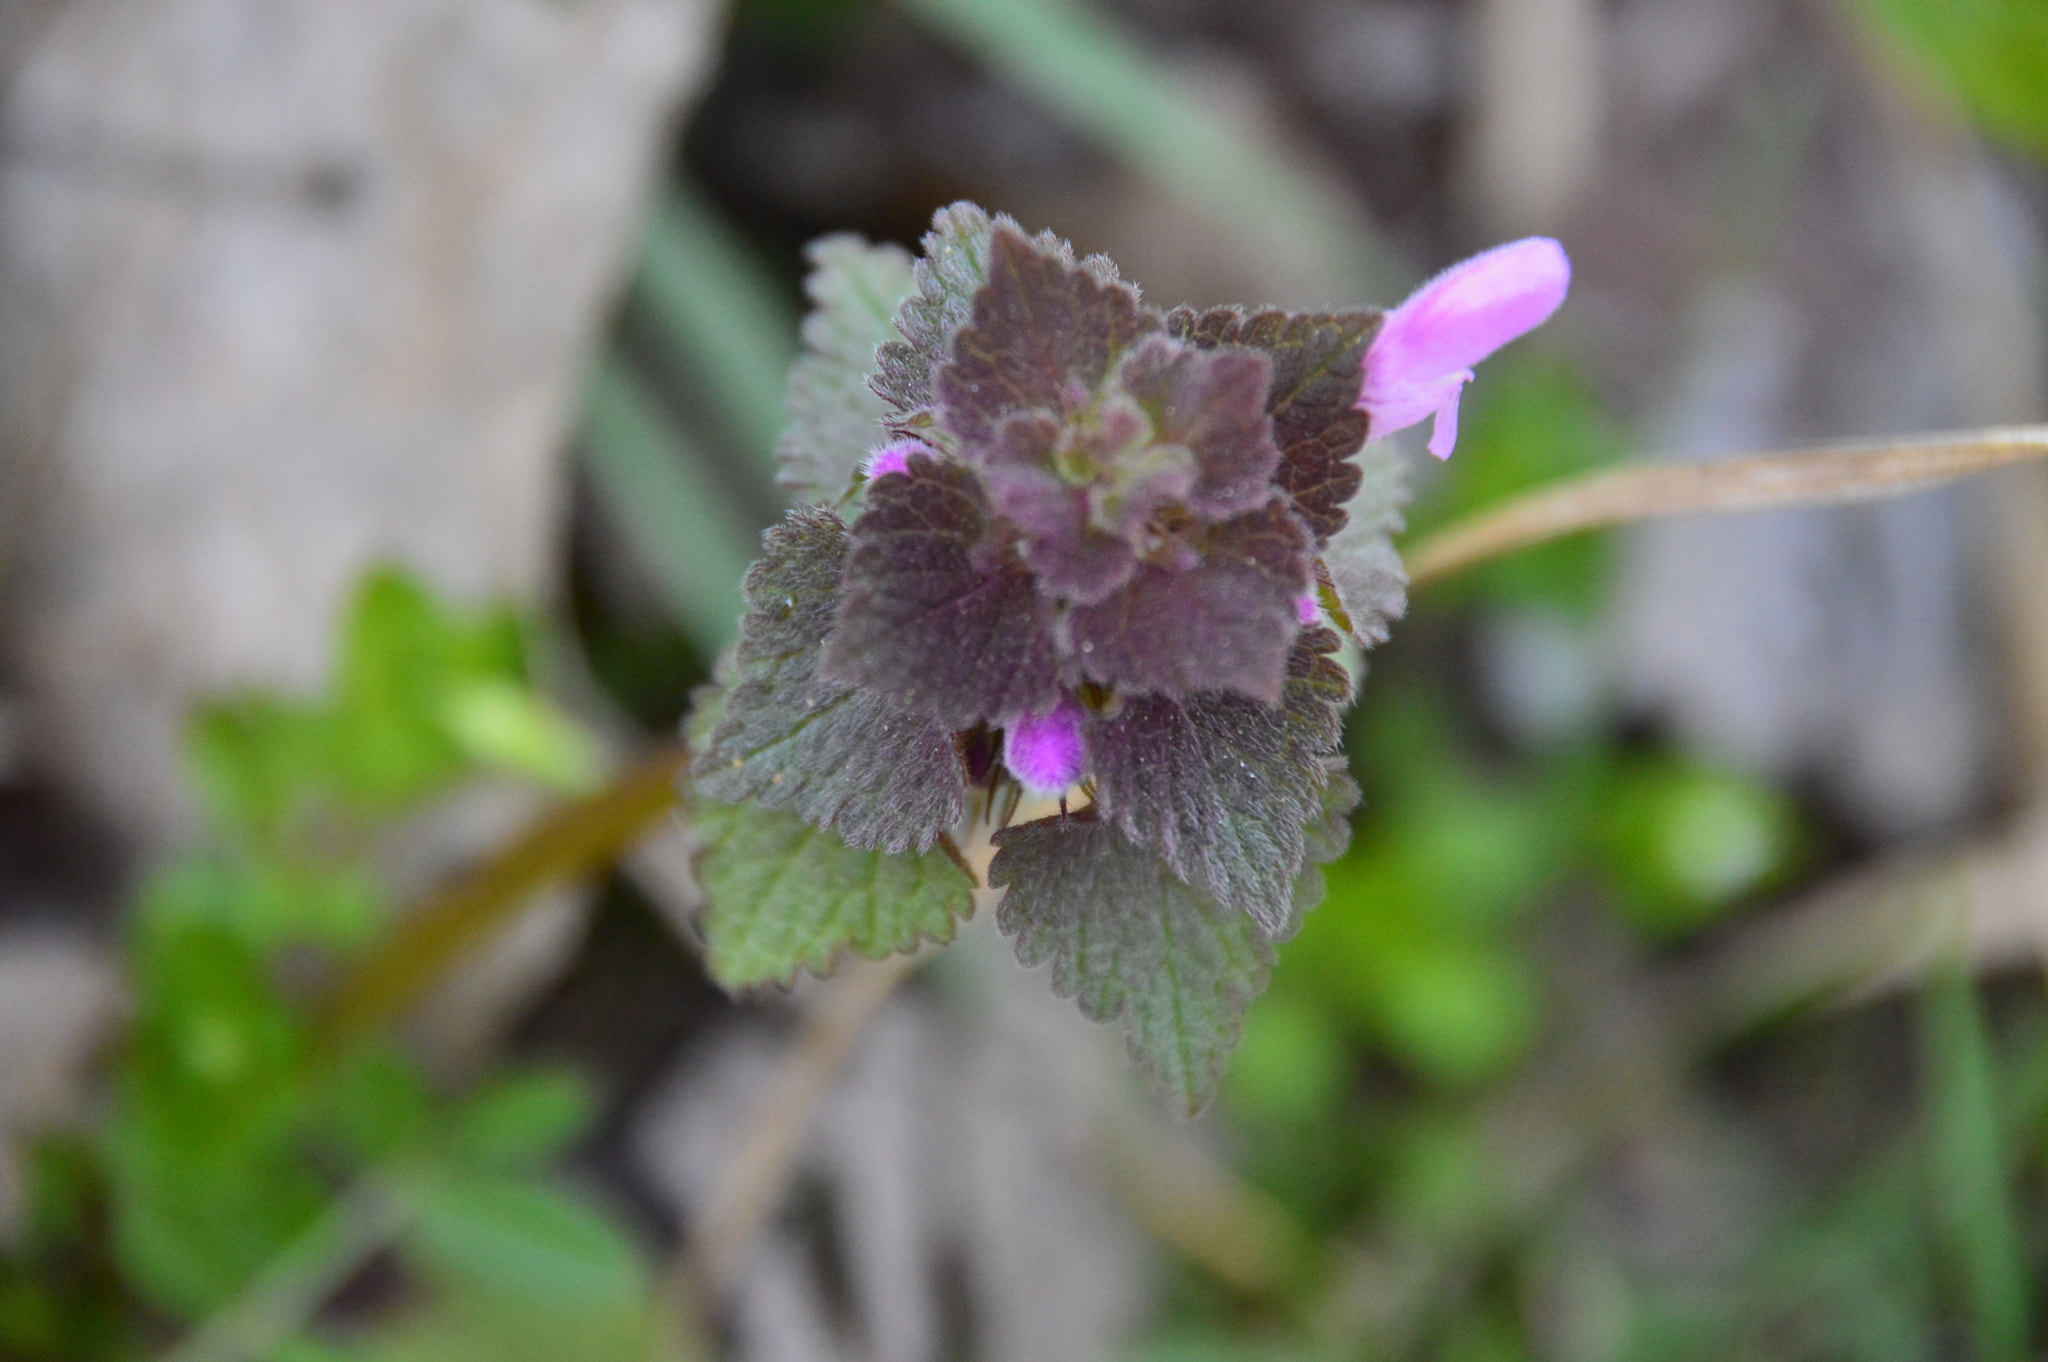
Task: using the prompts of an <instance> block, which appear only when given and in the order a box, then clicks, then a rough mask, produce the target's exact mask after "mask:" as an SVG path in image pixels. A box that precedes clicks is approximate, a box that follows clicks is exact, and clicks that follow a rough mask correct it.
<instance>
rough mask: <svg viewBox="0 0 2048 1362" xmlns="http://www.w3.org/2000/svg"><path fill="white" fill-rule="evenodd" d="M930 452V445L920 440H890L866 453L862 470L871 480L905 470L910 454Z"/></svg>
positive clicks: (908, 464) (907, 466) (908, 465)
mask: <svg viewBox="0 0 2048 1362" xmlns="http://www.w3.org/2000/svg"><path fill="white" fill-rule="evenodd" d="M931 452H932V449H931V446H930V445H927V444H925V443H924V442H923V441H922V440H896V441H892V442H891V443H889V444H886V445H883V446H882V447H881V448H880V449H878V450H876V451H875V452H874V453H872V454H870V455H868V461H867V466H866V469H865V470H864V471H865V472H866V473H867V475H868V479H869V481H873V480H874V479H876V478H885V477H887V476H889V474H891V473H903V472H907V471H908V470H909V467H910V456H911V455H913V454H930V453H931Z"/></svg>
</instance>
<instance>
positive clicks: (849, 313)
mask: <svg viewBox="0 0 2048 1362" xmlns="http://www.w3.org/2000/svg"><path fill="white" fill-rule="evenodd" d="M804 256H805V258H806V259H808V260H809V261H810V262H811V273H810V277H809V278H807V279H806V280H805V281H804V292H805V293H807V294H808V295H810V299H811V314H810V316H808V317H806V318H805V319H804V355H803V358H801V359H799V360H798V361H797V362H796V365H795V366H794V367H793V368H791V369H790V371H789V388H788V391H787V393H786V395H785V397H784V399H783V401H784V405H785V407H786V408H787V409H788V414H789V425H788V427H787V429H785V430H784V431H783V435H782V441H781V443H780V444H779V445H778V446H777V448H776V458H777V461H778V462H779V463H780V465H781V471H780V472H778V473H777V474H776V477H775V480H776V481H777V482H778V483H780V484H781V485H782V486H784V487H786V488H788V489H789V491H790V493H791V494H792V495H793V496H795V497H796V498H797V499H798V500H799V501H819V502H831V501H836V500H837V499H838V498H839V496H840V494H841V493H843V492H845V491H846V489H847V488H848V487H850V486H852V485H853V480H854V474H855V473H856V472H857V471H858V470H859V469H860V466H861V463H862V461H863V460H864V459H866V458H867V456H868V452H869V451H870V450H872V449H873V448H874V447H875V446H876V445H878V444H880V443H882V436H883V432H882V417H883V416H884V415H885V414H886V408H885V406H884V404H883V402H882V399H881V397H880V396H879V395H877V394H876V393H875V392H874V391H873V390H872V389H870V388H869V386H868V379H869V377H870V375H871V374H872V373H873V372H874V368H875V363H876V359H875V352H876V349H877V348H878V347H879V346H880V345H881V344H882V343H883V342H884V341H887V340H891V339H893V338H894V337H895V335H896V327H895V321H894V319H895V316H896V310H897V308H898V306H899V305H900V304H901V303H902V302H903V300H904V298H905V297H906V296H908V295H909V293H910V291H911V288H912V281H911V262H910V257H909V256H908V255H907V254H905V253H904V252H903V251H902V250H901V249H900V248H898V247H895V246H886V245H885V246H871V245H869V244H868V243H867V242H865V241H862V240H861V239H860V238H859V237H856V236H851V235H839V236H828V237H826V238H824V239H823V240H822V241H814V242H812V243H811V244H810V246H809V247H807V248H806V249H805V251H804Z"/></svg>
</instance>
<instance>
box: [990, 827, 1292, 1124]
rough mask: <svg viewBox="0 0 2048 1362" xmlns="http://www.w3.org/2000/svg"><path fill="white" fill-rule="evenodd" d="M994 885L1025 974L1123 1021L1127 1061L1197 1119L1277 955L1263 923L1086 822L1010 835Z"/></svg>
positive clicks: (1001, 847)
mask: <svg viewBox="0 0 2048 1362" xmlns="http://www.w3.org/2000/svg"><path fill="white" fill-rule="evenodd" d="M996 841H997V845H998V850H997V852H996V857H995V860H994V862H993V863H992V864H991V865H990V867H989V883H990V884H992V885H1007V886H1008V889H1007V891H1006V892H1005V893H1004V895H1003V900H1002V902H1001V904H999V905H998V906H997V908H996V925H997V927H998V928H999V929H1001V930H1002V932H1003V933H1004V934H1005V935H1007V936H1010V937H1013V938H1014V939H1015V943H1016V948H1017V958H1018V959H1019V960H1020V961H1022V962H1023V963H1024V964H1025V965H1026V966H1027V967H1029V966H1034V965H1040V964H1043V963H1045V962H1046V961H1048V960H1050V961H1051V962H1052V986H1053V991H1054V992H1056V993H1058V994H1059V995H1060V996H1061V997H1063V998H1072V999H1074V1000H1075V1002H1077V1003H1078V1004H1079V1005H1080V1008H1081V1011H1082V1012H1083V1013H1084V1014H1086V1015H1087V1016H1089V1017H1091V1018H1093V1019H1094V1020H1096V1021H1102V1022H1110V1021H1121V1023H1122V1025H1123V1032H1124V1039H1125V1042H1126V1044H1127V1045H1128V1047H1129V1049H1130V1052H1131V1056H1132V1058H1133V1059H1135V1060H1136V1061H1137V1062H1138V1063H1140V1064H1142V1065H1144V1067H1145V1068H1146V1069H1147V1070H1149V1071H1150V1072H1151V1074H1152V1077H1153V1079H1154V1080H1155V1081H1156V1082H1157V1083H1158V1084H1159V1086H1160V1088H1161V1089H1163V1090H1164V1091H1165V1093H1166V1094H1167V1095H1168V1096H1169V1097H1171V1098H1172V1099H1173V1101H1174V1102H1175V1104H1176V1105H1177V1106H1178V1107H1179V1108H1180V1109H1181V1110H1182V1111H1184V1112H1185V1113H1187V1114H1188V1115H1190V1116H1192V1115H1194V1114H1195V1113H1196V1112H1198V1111H1200V1110H1201V1109H1202V1107H1203V1106H1205V1105H1207V1103H1208V1101H1209V1098H1210V1096H1211V1095H1212V1094H1213V1093H1214V1092H1215V1090H1216V1083H1217V1080H1218V1079H1219V1078H1221V1077H1222V1075H1223V1068H1224V1065H1225V1064H1226V1063H1227V1062H1228V1061H1229V1058H1230V1052H1231V1051H1232V1050H1233V1049H1235V1048H1236V1046H1237V1038H1238V1034H1239V1032H1240V1030H1241V1029H1242V1025H1243V1020H1244V1010H1245V1008H1246V1007H1248V1006H1250V1004H1251V1001H1252V999H1254V998H1256V997H1257V996H1258V995H1259V992H1260V990H1262V989H1263V988H1265V986H1266V976H1267V974H1268V973H1269V972H1270V970H1271V968H1272V962H1273V951H1272V947H1271V945H1269V944H1268V942H1267V941H1266V939H1265V937H1264V935H1263V934H1262V933H1261V932H1260V931H1259V928H1258V925H1257V924H1256V923H1254V922H1253V921H1252V920H1251V919H1250V918H1248V917H1246V916H1245V915H1244V914H1242V913H1237V912H1233V911H1231V910H1229V909H1227V908H1224V907H1222V906H1221V905H1219V904H1217V903H1216V902H1215V901H1214V900H1212V899H1210V898H1209V896H1208V895H1206V894H1204V893H1202V892H1201V891H1200V890H1197V889H1194V888H1191V887H1189V886H1188V885H1186V884H1184V883H1182V882H1181V881H1180V880H1178V879H1176V878H1175V877H1174V874H1173V872H1172V871H1171V870H1169V869H1167V867H1166V866H1165V865H1163V864H1162V863H1161V862H1160V860H1159V858H1158V857H1157V856H1155V855H1153V854H1152V853H1150V852H1148V851H1145V850H1143V849H1141V848H1139V847H1135V846H1133V845H1131V843H1130V842H1129V841H1128V840H1126V839H1125V838H1124V836H1123V834H1121V833H1120V832H1118V831H1117V830H1116V829H1115V828H1113V827H1111V826H1110V825H1109V824H1107V823H1104V822H1101V821H1099V820H1097V819H1096V818H1094V817H1092V816H1090V815H1088V814H1086V813H1083V814H1079V815H1075V816H1073V817H1069V818H1046V819H1040V820H1039V821H1037V822H1034V823H1025V824H1022V825H1021V826H1017V827H1011V828H1006V829H1004V830H1003V831H1002V832H1000V833H998V834H997V835H996Z"/></svg>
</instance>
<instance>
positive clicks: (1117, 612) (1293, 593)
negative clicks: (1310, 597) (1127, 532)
mask: <svg viewBox="0 0 2048 1362" xmlns="http://www.w3.org/2000/svg"><path fill="white" fill-rule="evenodd" d="M1194 548H1195V550H1196V552H1197V553H1198V554H1199V555H1200V558H1199V562H1197V563H1196V565H1195V566H1193V567H1190V568H1187V569H1184V570H1182V569H1176V568H1173V567H1160V566H1157V565H1155V564H1152V563H1147V564H1145V565H1144V566H1142V567H1140V568H1139V569H1138V571H1137V574H1136V575H1135V576H1133V577H1132V578H1131V581H1130V583H1129V585H1127V586H1125V587H1124V588H1123V589H1122V590H1121V591H1119V592H1117V593H1116V594H1115V595H1113V596H1111V597H1110V598H1109V599H1107V600H1105V601H1103V602H1101V603H1100V604H1097V605H1088V606H1076V607H1075V608H1074V609H1073V610H1072V611H1071V612H1070V613H1069V614H1068V617H1067V620H1066V628H1067V635H1066V637H1067V641H1068V652H1069V655H1070V657H1071V658H1072V659H1073V661H1074V663H1075V665H1076V666H1077V667H1078V669H1079V670H1080V672H1081V673H1082V674H1083V675H1084V676H1086V677H1087V678H1088V679H1089V680H1091V681H1098V682H1101V683H1102V684H1104V685H1110V686H1115V687H1117V688H1119V689H1121V690H1125V691H1129V692H1139V693H1145V692H1156V693H1159V694H1163V695H1170V696H1179V695H1187V694H1189V693H1191V692H1193V691H1206V690H1224V691H1236V692H1238V693H1240V694H1243V695H1246V696H1251V697H1254V698H1257V699H1259V700H1263V701H1266V702H1267V703H1271V702H1273V701H1275V700H1278V699H1279V698H1280V686H1281V680H1282V678H1283V676H1284V675H1285V673H1286V668H1287V654H1288V650H1289V649H1290V648H1291V647H1292V646H1293V643H1294V638H1295V634H1296V632H1297V631H1298V630H1299V628H1300V626H1299V624H1298V623H1297V621H1296V615H1295V605H1294V603H1295V600H1296V598H1297V597H1299V596H1300V595H1301V594H1302V593H1303V592H1304V591H1306V590H1308V587H1309V580H1310V575H1309V556H1308V552H1309V540H1308V534H1307V532H1306V531H1305V530H1304V529H1303V528H1302V526H1301V523H1300V521H1299V520H1297V519H1296V518H1295V516H1294V515H1293V514H1292V513H1291V512H1290V511H1289V510H1288V509H1287V507H1286V505H1285V504H1284V503H1282V502H1278V501H1275V502H1272V503H1269V504H1268V505H1267V506H1265V507H1264V508H1263V509H1261V510H1259V511H1257V512H1254V513H1253V514H1251V515H1245V516H1239V517H1238V518H1237V519H1235V520H1228V521H1225V522H1223V523H1222V524H1220V525H1212V526H1210V527H1208V528H1207V529H1206V530H1204V531H1201V532H1200V534H1199V535H1198V537H1197V538H1196V540H1195V543H1194Z"/></svg>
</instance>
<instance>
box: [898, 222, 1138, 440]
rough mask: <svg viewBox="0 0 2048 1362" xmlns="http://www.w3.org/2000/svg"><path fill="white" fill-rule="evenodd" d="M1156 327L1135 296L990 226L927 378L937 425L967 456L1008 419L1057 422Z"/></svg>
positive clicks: (1064, 254)
mask: <svg viewBox="0 0 2048 1362" xmlns="http://www.w3.org/2000/svg"><path fill="white" fill-rule="evenodd" d="M1159 325H1160V321H1159V318H1158V316H1157V315H1156V314H1153V313H1151V312H1148V311H1146V310H1145V309H1143V308H1141V307H1140V306H1139V305H1138V291H1137V290H1136V289H1134V288H1131V287H1129V286H1128V285H1125V284H1120V283H1104V282H1102V281H1101V280H1100V279H1098V278H1096V277H1095V275H1094V274H1092V273H1090V272H1089V271H1088V270H1085V269H1082V268H1081V267H1080V266H1078V265H1076V264H1075V263H1073V256H1072V253H1071V252H1070V251H1066V250H1060V249H1042V248H1040V247H1039V246H1037V245H1035V244H1033V243H1032V242H1031V241H1030V240H1029V239H1028V238H1027V237H1025V235H1024V234H1023V233H1022V232H1019V231H1017V230H1016V229H1014V228H1012V227H1008V226H1005V225H1002V224H998V225H997V226H996V228H995V229H994V233H993V235H992V236H991V237H990V239H989V255H988V281H987V282H986V283H984V284H983V285H982V286H981V290H980V291H979V292H978V293H976V294H975V295H974V307H973V311H972V313H971V314H970V319H969V321H968V324H967V325H966V326H964V327H962V328H961V329H960V330H959V331H958V332H957V333H956V334H955V335H954V337H953V342H952V348H951V350H950V352H949V354H948V356H947V359H946V361H945V362H944V363H943V364H941V365H940V366H939V369H938V372H937V373H936V374H935V375H934V376H933V379H932V390H933V394H934V396H935V397H936V398H937V399H938V403H939V407H940V410H941V412H942V420H943V422H944V425H945V427H946V429H947V430H949V431H951V432H952V433H953V434H954V435H955V436H957V437H959V439H960V440H961V441H963V442H964V443H965V445H966V446H967V447H968V448H969V449H970V450H971V449H973V448H975V447H976V446H981V445H986V444H988V443H989V442H990V441H991V440H992V439H993V437H994V435H995V431H996V427H997V426H998V425H1000V424H1001V422H1002V420H1003V418H1004V417H1006V416H1009V415H1012V414H1014V413H1016V412H1021V411H1050V412H1057V413H1060V414H1062V415H1065V414H1067V413H1069V412H1071V411H1073V410H1075V409H1077V408H1079V407H1080V406H1082V405H1084V404H1085V403H1086V402H1087V401H1088V399H1089V398H1090V396H1091V395H1092V394H1093V393H1094V391H1095V389H1096V388H1097V387H1098V386H1099V385H1100V384H1101V383H1102V380H1103V378H1104V377H1105V376H1106V375H1107V374H1108V373H1109V366H1110V362H1111V361H1112V360H1114V359H1115V358H1116V357H1117V356H1118V355H1119V354H1121V353H1122V352H1123V351H1124V350H1125V348H1127V347H1128V346H1129V345H1130V343H1131V342H1132V341H1133V340H1135V339H1137V338H1138V337H1139V336H1140V335H1143V334H1145V333H1146V332H1148V331H1156V330H1157V329H1158V328H1159Z"/></svg>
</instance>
